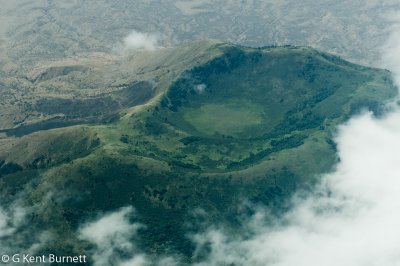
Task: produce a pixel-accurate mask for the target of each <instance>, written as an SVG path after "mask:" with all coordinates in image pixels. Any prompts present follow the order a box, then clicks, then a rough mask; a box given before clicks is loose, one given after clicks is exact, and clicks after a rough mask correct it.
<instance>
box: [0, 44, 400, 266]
mask: <svg viewBox="0 0 400 266" xmlns="http://www.w3.org/2000/svg"><path fill="white" fill-rule="evenodd" d="M76 60H77V61H75V62H73V64H71V62H65V61H58V62H57V63H54V62H53V63H52V64H50V66H46V67H45V68H40V69H33V70H32V71H31V72H30V73H31V74H29V75H26V77H20V76H19V77H18V78H15V79H13V80H12V81H7V82H8V83H7V84H8V85H9V84H13V82H14V84H16V86H15V88H16V90H17V88H18V90H17V91H21V88H24V86H26V87H25V89H26V93H25V94H23V95H22V96H20V99H19V100H20V101H26V102H29V105H28V106H29V108H30V109H26V108H27V107H26V106H27V105H21V106H19V107H15V108H16V109H15V110H19V114H20V115H21V117H23V118H21V119H22V120H21V121H17V120H16V119H17V118H16V117H12V118H11V117H3V118H2V119H1V123H2V131H3V137H2V138H1V139H0V159H1V160H0V195H1V198H2V199H3V202H4V203H5V204H8V203H9V204H11V205H8V206H9V207H10V208H11V207H12V202H15V201H18V202H19V203H20V204H21V205H22V206H25V207H26V208H28V207H29V214H28V216H29V225H26V226H21V227H20V228H19V233H20V236H21V237H20V238H18V239H12V236H10V237H9V238H8V239H5V240H4V241H5V242H6V243H8V242H12V244H10V245H9V246H10V248H14V249H15V248H16V247H18V249H20V250H21V249H29V248H30V247H31V246H32V245H33V244H34V243H35V242H37V239H39V238H40V235H41V234H42V233H43V232H46V235H47V236H48V237H49V240H47V241H45V243H43V244H42V245H41V246H39V247H38V249H37V250H39V251H42V252H45V251H50V250H51V252H53V253H56V252H58V253H60V254H63V253H65V254H69V253H71V252H72V253H79V252H82V251H86V252H90V250H91V248H93V247H92V246H91V245H90V243H88V242H86V241H84V240H82V239H79V238H78V236H77V231H78V229H79V227H80V226H81V225H82V224H83V223H84V222H86V221H87V220H90V219H92V218H93V217H95V216H97V215H99V214H101V213H105V212H108V211H112V210H116V209H118V208H121V207H125V206H133V207H134V208H135V209H136V212H137V217H136V219H137V221H138V222H140V223H141V224H143V225H145V227H144V228H142V229H141V230H140V234H139V237H140V240H141V241H140V245H141V246H140V248H142V249H143V250H145V251H146V253H148V254H153V255H154V256H157V255H159V254H181V255H182V261H183V262H185V263H191V262H195V261H201V259H202V258H201V257H196V256H193V251H194V246H193V243H192V242H191V240H190V239H189V238H188V237H187V235H188V233H190V232H196V231H198V230H200V229H201V228H204V227H207V226H208V225H210V224H211V223H218V222H220V223H227V224H229V226H231V227H232V228H237V226H238V225H240V223H241V221H240V217H241V215H242V214H243V213H246V212H247V211H250V210H249V209H247V208H246V204H244V203H246V202H247V203H248V204H263V205H265V206H268V208H269V209H270V210H271V212H273V213H277V214H279V213H280V212H282V211H284V210H285V208H287V202H286V200H287V199H288V198H289V197H290V196H291V195H292V194H293V193H294V192H295V191H298V190H302V189H304V190H307V189H309V188H310V187H311V186H312V185H313V184H314V183H315V182H316V181H317V180H318V178H319V175H321V174H322V173H325V172H327V171H329V170H331V169H332V167H334V165H335V163H336V162H337V158H336V147H335V142H334V136H335V130H336V127H337V126H338V125H339V124H341V123H343V122H345V121H347V120H348V119H349V118H350V116H352V115H354V114H357V113H359V112H361V111H363V110H370V111H371V112H373V113H374V114H375V115H376V116H379V115H383V114H384V113H385V109H384V107H383V106H384V104H385V103H386V102H387V101H389V100H390V99H392V98H393V97H394V96H395V95H396V93H397V88H396V87H395V86H394V84H393V82H392V79H391V74H390V72H389V71H387V70H381V69H376V68H370V67H364V66H361V65H356V64H353V63H350V62H347V61H345V60H343V59H341V58H340V57H337V56H334V55H331V54H328V53H324V52H320V51H318V50H315V49H312V48H309V47H295V46H269V47H262V48H249V47H244V46H238V45H232V44H227V43H219V42H211V41H202V42H195V43H191V44H187V45H183V46H181V47H178V48H168V49H159V50H157V51H154V52H146V51H144V52H141V53H140V52H138V53H135V54H133V55H131V56H130V57H128V58H120V57H110V58H107V60H105V59H104V57H102V59H101V60H100V59H93V58H83V59H79V60H78V59H76ZM85 60H86V61H85ZM83 77H87V79H83ZM52 88H57V90H60V89H61V90H62V91H64V92H65V93H64V94H61V95H60V94H54V95H52V94H51V91H52ZM32 90H33V91H35V92H39V93H32ZM4 104H6V103H4ZM7 104H8V103H7ZM10 104H11V103H10ZM13 106H14V105H13ZM17 106H18V105H17ZM18 108H19V109H18ZM24 108H25V109H24ZM12 113H13V114H16V113H18V112H17V111H13V112H12ZM52 123H53V124H52ZM59 123H65V124H59ZM61 126H62V127H61ZM31 206H33V207H31ZM201 210H206V214H204V215H203V216H201V217H199V216H198V213H199V212H201ZM233 230H234V232H233V233H240V232H235V229H233ZM237 230H239V229H237ZM23 236H30V238H25V237H23ZM27 239H30V240H29V241H27Z"/></svg>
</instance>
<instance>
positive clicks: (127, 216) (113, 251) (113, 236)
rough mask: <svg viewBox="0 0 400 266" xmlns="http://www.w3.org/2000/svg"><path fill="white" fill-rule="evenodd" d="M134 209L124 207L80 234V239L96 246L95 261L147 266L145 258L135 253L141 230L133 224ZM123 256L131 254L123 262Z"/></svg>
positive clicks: (96, 262)
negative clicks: (138, 232) (138, 234)
mask: <svg viewBox="0 0 400 266" xmlns="http://www.w3.org/2000/svg"><path fill="white" fill-rule="evenodd" d="M133 213H134V209H133V208H132V207H124V208H121V209H119V210H118V211H115V212H112V213H109V214H105V215H104V216H102V217H100V218H99V219H97V220H95V221H92V222H90V223H87V224H86V225H84V226H83V227H82V228H81V229H80V230H79V233H80V235H79V238H80V239H82V240H87V241H89V242H91V243H92V244H94V245H95V249H94V252H93V256H92V258H93V261H94V263H95V265H96V266H103V265H132V266H136V265H145V264H147V260H146V258H145V257H144V255H142V254H140V253H139V252H136V250H137V249H136V246H135V245H134V238H135V237H136V235H137V231H138V230H139V228H141V227H142V226H141V225H140V224H138V223H132V222H131V218H132V216H133ZM123 254H129V257H128V258H125V259H124V258H123V257H124V256H123Z"/></svg>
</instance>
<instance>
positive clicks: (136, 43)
mask: <svg viewBox="0 0 400 266" xmlns="http://www.w3.org/2000/svg"><path fill="white" fill-rule="evenodd" d="M159 39H160V38H159V36H158V35H157V34H151V33H145V32H139V31H135V30H134V31H132V32H131V33H129V34H128V35H127V36H126V37H125V38H124V40H123V50H124V51H129V50H149V51H154V50H155V49H157V48H159V44H158V43H159Z"/></svg>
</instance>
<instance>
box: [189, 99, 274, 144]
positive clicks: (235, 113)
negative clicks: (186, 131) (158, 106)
mask: <svg viewBox="0 0 400 266" xmlns="http://www.w3.org/2000/svg"><path fill="white" fill-rule="evenodd" d="M182 112H183V117H184V120H185V121H186V122H188V123H189V124H190V125H191V126H192V127H194V128H195V129H196V130H197V131H198V132H200V133H202V134H205V135H214V134H222V135H227V136H236V135H237V134H238V133H243V132H245V131H246V129H247V130H248V129H249V128H251V127H254V126H257V125H260V124H261V123H262V122H264V123H266V122H265V119H264V118H263V108H262V107H261V106H259V105H257V104H254V103H252V102H250V101H246V100H239V99H230V100H227V101H226V103H210V104H205V105H202V106H200V107H199V108H187V109H183V110H182Z"/></svg>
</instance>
